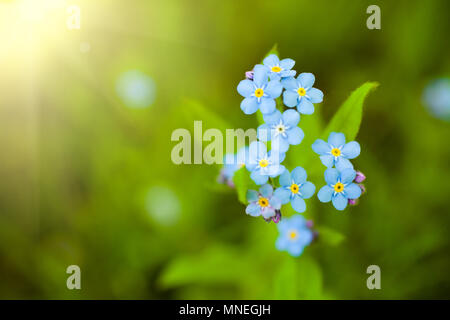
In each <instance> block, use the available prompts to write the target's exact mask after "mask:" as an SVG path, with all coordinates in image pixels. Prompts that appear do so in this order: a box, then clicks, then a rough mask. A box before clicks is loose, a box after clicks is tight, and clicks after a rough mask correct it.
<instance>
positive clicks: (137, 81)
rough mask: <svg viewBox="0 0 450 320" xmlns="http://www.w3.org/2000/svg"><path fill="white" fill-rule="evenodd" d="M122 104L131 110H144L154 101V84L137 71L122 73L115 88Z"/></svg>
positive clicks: (149, 78) (146, 76)
mask: <svg viewBox="0 0 450 320" xmlns="http://www.w3.org/2000/svg"><path fill="white" fill-rule="evenodd" d="M116 90H117V94H118V95H119V96H120V98H121V99H122V101H123V103H124V104H125V105H126V106H128V107H131V108H146V107H149V106H151V105H152V104H153V101H154V100H155V90H156V88H155V83H154V81H153V79H152V78H151V77H149V76H148V75H146V74H145V73H143V72H141V71H138V70H130V71H127V72H125V73H123V74H122V75H121V76H120V77H119V79H118V81H117V86H116Z"/></svg>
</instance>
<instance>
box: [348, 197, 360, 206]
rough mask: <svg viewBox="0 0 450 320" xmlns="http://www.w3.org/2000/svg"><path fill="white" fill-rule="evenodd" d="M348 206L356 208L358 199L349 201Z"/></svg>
mask: <svg viewBox="0 0 450 320" xmlns="http://www.w3.org/2000/svg"><path fill="white" fill-rule="evenodd" d="M348 204H349V205H350V206H356V205H357V204H358V199H348Z"/></svg>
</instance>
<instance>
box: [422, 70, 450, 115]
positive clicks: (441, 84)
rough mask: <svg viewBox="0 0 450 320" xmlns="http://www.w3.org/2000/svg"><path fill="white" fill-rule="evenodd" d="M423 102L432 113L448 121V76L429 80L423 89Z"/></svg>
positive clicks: (449, 104) (449, 99) (449, 109)
mask: <svg viewBox="0 0 450 320" xmlns="http://www.w3.org/2000/svg"><path fill="white" fill-rule="evenodd" d="M423 102H424V104H425V105H426V106H427V107H428V110H429V111H430V113H431V114H432V115H434V116H435V117H437V118H440V119H442V120H447V121H450V78H440V79H435V80H433V81H431V82H430V83H429V84H428V85H427V87H426V88H425V90H424V93H423Z"/></svg>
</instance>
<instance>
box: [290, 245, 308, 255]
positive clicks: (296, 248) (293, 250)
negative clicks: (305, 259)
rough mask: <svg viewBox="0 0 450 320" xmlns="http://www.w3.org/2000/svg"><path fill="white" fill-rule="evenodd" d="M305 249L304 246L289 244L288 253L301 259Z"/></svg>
mask: <svg viewBox="0 0 450 320" xmlns="http://www.w3.org/2000/svg"><path fill="white" fill-rule="evenodd" d="M304 248H305V247H304V246H302V245H301V244H300V243H297V242H296V243H295V244H293V243H289V246H288V249H287V251H288V252H289V254H290V255H291V256H293V257H299V256H300V255H301V254H302V253H303V249H304Z"/></svg>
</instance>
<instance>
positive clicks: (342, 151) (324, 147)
mask: <svg viewBox="0 0 450 320" xmlns="http://www.w3.org/2000/svg"><path fill="white" fill-rule="evenodd" d="M312 148H313V150H314V152H315V153H317V154H319V155H320V161H322V163H323V164H324V166H326V167H327V168H332V167H333V166H336V168H337V169H338V170H340V171H342V170H344V169H346V168H352V169H353V165H352V163H351V162H350V161H349V159H354V158H356V157H357V156H359V154H360V152H361V147H360V146H359V143H358V142H356V141H351V142H349V143H345V135H344V134H343V133H336V132H331V133H330V135H329V136H328V143H327V142H325V141H323V140H321V139H317V140H316V141H315V142H314V143H313V145H312Z"/></svg>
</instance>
